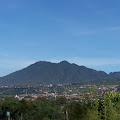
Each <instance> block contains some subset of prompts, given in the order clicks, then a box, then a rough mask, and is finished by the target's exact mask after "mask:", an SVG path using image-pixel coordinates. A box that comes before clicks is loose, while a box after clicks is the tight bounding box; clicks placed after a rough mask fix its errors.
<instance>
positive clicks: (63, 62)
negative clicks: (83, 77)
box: [60, 60, 70, 64]
mask: <svg viewBox="0 0 120 120" xmlns="http://www.w3.org/2000/svg"><path fill="white" fill-rule="evenodd" d="M60 64H70V63H69V62H68V61H66V60H63V61H61V62H60Z"/></svg>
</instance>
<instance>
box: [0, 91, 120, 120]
mask: <svg viewBox="0 0 120 120" xmlns="http://www.w3.org/2000/svg"><path fill="white" fill-rule="evenodd" d="M94 93H95V92H92V93H90V94H89V96H84V98H83V101H68V100H67V99H66V98H65V97H58V98H56V100H55V99H49V100H48V99H46V98H44V97H40V98H37V99H36V100H35V101H25V100H24V99H23V100H21V101H19V100H17V99H14V98H6V99H5V100H4V101H2V100H1V101H0V119H1V120H6V117H7V116H6V114H7V112H10V119H11V120H120V94H119V93H109V94H104V95H103V99H96V97H95V94H94Z"/></svg>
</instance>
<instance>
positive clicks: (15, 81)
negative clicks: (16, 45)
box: [0, 61, 120, 86]
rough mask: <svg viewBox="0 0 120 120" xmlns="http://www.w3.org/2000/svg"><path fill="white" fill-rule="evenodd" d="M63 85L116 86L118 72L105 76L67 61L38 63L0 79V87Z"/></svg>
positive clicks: (119, 73) (118, 77) (118, 81)
mask: <svg viewBox="0 0 120 120" xmlns="http://www.w3.org/2000/svg"><path fill="white" fill-rule="evenodd" d="M64 83H80V84H118V83H120V72H114V73H110V74H107V73H105V72H103V71H96V70H93V69H90V68H87V67H85V66H78V65H76V64H74V63H73V64H71V63H69V62H67V61H62V62H60V63H51V62H45V61H40V62H36V63H34V64H32V65H30V66H28V67H27V68H24V69H22V70H19V71H16V72H14V73H11V74H9V75H7V76H4V77H1V78H0V86H1V85H28V84H29V85H30V84H31V85H32V84H64Z"/></svg>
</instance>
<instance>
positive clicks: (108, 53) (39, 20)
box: [0, 0, 120, 76]
mask: <svg viewBox="0 0 120 120" xmlns="http://www.w3.org/2000/svg"><path fill="white" fill-rule="evenodd" d="M119 5H120V1H119V0H115V1H113V0H1V1H0V76H4V75H6V74H9V73H11V72H14V71H16V70H19V69H21V68H24V67H26V66H28V65H30V64H32V63H34V62H36V61H51V62H59V61H61V60H68V61H69V62H71V63H73V62H74V63H77V64H79V65H85V66H87V67H91V68H95V69H96V70H104V71H106V72H108V73H109V72H110V71H111V72H112V71H120V53H119V52H120V13H119V11H120V7H119Z"/></svg>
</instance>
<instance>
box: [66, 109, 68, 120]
mask: <svg viewBox="0 0 120 120" xmlns="http://www.w3.org/2000/svg"><path fill="white" fill-rule="evenodd" d="M66 120H69V119H68V112H67V110H66Z"/></svg>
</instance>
